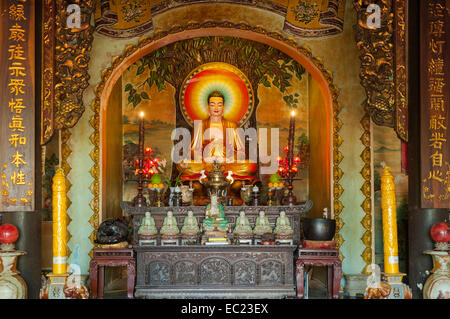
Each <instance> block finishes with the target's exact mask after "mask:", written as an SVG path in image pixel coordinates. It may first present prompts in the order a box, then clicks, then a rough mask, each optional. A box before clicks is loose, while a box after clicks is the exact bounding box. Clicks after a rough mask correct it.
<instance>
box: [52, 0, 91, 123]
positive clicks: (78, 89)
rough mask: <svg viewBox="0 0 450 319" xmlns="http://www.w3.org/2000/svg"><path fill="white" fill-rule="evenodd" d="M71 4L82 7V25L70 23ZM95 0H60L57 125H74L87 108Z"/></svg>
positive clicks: (57, 54)
mask: <svg viewBox="0 0 450 319" xmlns="http://www.w3.org/2000/svg"><path fill="white" fill-rule="evenodd" d="M69 4H76V5H78V6H79V8H80V14H81V19H80V22H81V23H80V25H79V26H76V27H74V28H70V27H69V25H68V24H67V20H68V18H69V15H70V14H71V13H73V11H72V12H70V10H69V12H68V6H69ZM93 11H94V3H93V0H71V1H69V0H56V17H55V22H56V25H55V29H56V43H55V61H56V65H55V74H54V76H55V78H54V83H55V87H54V90H55V93H54V94H55V100H54V106H55V107H54V112H55V114H54V129H62V128H70V127H73V126H74V125H75V124H76V123H77V121H78V119H79V118H80V117H81V115H82V114H83V112H84V105H83V92H84V90H85V89H86V88H87V87H88V85H89V83H88V80H89V74H88V63H89V52H90V50H91V47H92V39H93V37H92V33H93V30H94V27H93V26H91V24H90V20H91V14H92V12H93Z"/></svg>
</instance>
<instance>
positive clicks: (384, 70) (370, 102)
mask: <svg viewBox="0 0 450 319" xmlns="http://www.w3.org/2000/svg"><path fill="white" fill-rule="evenodd" d="M372 3H374V4H376V5H378V7H379V8H380V11H379V12H380V14H381V16H380V22H381V23H380V26H379V27H378V28H377V27H370V26H369V25H368V24H367V21H368V18H369V16H370V15H371V14H372V12H370V11H369V12H367V11H366V10H367V7H368V6H369V4H372ZM353 5H354V7H355V9H356V12H357V15H358V23H357V25H356V26H355V31H356V44H357V46H358V48H359V49H360V50H361V55H360V59H361V73H360V78H361V85H362V86H363V87H364V88H365V90H366V95H367V99H366V101H365V102H364V106H365V108H366V110H367V112H368V113H369V115H370V117H371V119H372V120H373V121H374V122H375V123H376V124H378V125H383V126H388V127H394V113H395V85H394V45H393V6H392V1H391V0H378V1H373V0H371V1H367V0H356V1H354V2H353Z"/></svg>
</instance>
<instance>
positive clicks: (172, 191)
mask: <svg viewBox="0 0 450 319" xmlns="http://www.w3.org/2000/svg"><path fill="white" fill-rule="evenodd" d="M169 189H170V195H169V206H174V202H173V198H174V195H175V189H176V187H169Z"/></svg>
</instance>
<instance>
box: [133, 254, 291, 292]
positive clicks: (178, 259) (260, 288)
mask: <svg viewBox="0 0 450 319" xmlns="http://www.w3.org/2000/svg"><path fill="white" fill-rule="evenodd" d="M134 249H135V250H136V252H137V276H136V292H135V296H136V298H139V297H141V298H283V297H289V296H290V297H295V283H294V262H293V261H294V251H295V250H296V249H297V246H280V245H272V246H265V245H259V246H247V245H245V246H239V245H229V246H220V247H217V246H202V245H193V246H183V247H174V246H146V247H144V246H138V245H136V246H134Z"/></svg>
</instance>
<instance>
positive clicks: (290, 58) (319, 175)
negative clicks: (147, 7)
mask: <svg viewBox="0 0 450 319" xmlns="http://www.w3.org/2000/svg"><path fill="white" fill-rule="evenodd" d="M237 35H239V37H238V36H237ZM277 37H278V36H277ZM286 42H289V41H286V40H283V41H282V40H280V39H277V38H276V37H270V36H268V35H266V34H263V33H258V32H253V31H249V30H235V29H233V30H232V29H228V28H211V29H207V28H204V29H194V30H189V32H180V33H175V34H168V35H166V36H163V37H162V38H161V39H159V40H150V39H142V40H141V41H140V42H139V44H138V45H137V46H135V47H129V48H127V49H126V52H125V54H124V55H123V56H121V57H119V58H116V59H115V60H114V61H113V66H112V67H111V68H110V69H108V70H107V71H106V72H104V74H103V81H102V83H100V85H99V86H98V87H97V99H96V100H95V101H94V104H93V109H94V111H95V112H96V116H97V119H99V123H98V124H99V126H98V131H97V132H98V134H99V141H100V143H99V144H100V145H99V151H100V152H99V158H101V160H99V162H100V163H101V165H100V167H98V169H99V177H100V178H99V181H101V184H98V187H99V189H98V195H97V196H98V206H97V214H98V219H99V220H101V219H104V218H107V217H114V216H118V215H119V214H121V211H120V205H119V204H118V203H114V202H115V201H116V200H114V201H110V199H111V197H110V195H109V194H115V195H114V197H115V198H116V199H120V200H131V199H132V198H133V197H134V196H135V194H136V184H135V183H134V182H133V181H131V180H132V178H131V179H130V180H127V178H125V174H127V169H126V167H125V166H124V165H123V163H124V160H126V159H125V158H124V157H123V156H125V157H126V156H127V152H129V153H130V150H132V149H136V144H137V143H138V135H137V134H136V132H137V131H136V128H137V127H138V126H137V122H136V121H137V118H138V114H139V113H140V111H144V113H145V129H146V133H145V145H146V146H150V147H152V149H153V150H154V155H156V156H159V157H161V158H165V159H166V160H167V161H168V162H169V163H168V165H170V150H171V147H172V143H171V142H170V140H169V139H170V132H171V131H172V129H173V128H175V127H180V126H181V127H186V128H188V129H189V128H190V124H189V121H188V120H186V114H183V112H185V111H186V107H185V105H181V104H180V101H181V99H180V95H181V91H182V89H183V81H185V80H186V78H187V77H188V75H189V74H190V73H191V72H192V71H193V70H195V69H196V68H198V67H200V66H202V65H206V64H208V63H213V62H214V63H217V62H221V63H224V64H228V65H231V66H233V67H234V68H236V69H237V70H239V71H240V72H242V74H244V75H245V77H246V78H247V79H248V82H249V87H250V88H251V90H252V91H253V92H252V99H253V107H252V108H251V109H250V110H249V114H246V115H247V117H248V118H247V119H246V120H245V121H241V122H240V124H241V125H242V127H255V128H261V127H267V128H270V127H278V128H279V132H280V143H279V154H280V156H284V155H285V154H284V153H283V148H284V146H285V145H286V144H287V132H288V125H289V112H290V110H291V109H295V110H296V136H295V144H296V149H295V153H296V154H299V155H301V157H302V158H303V159H304V163H303V165H302V169H301V170H300V174H299V177H300V180H299V181H296V182H295V184H294V187H295V189H294V190H295V195H296V196H297V198H298V200H299V201H304V200H306V199H312V200H313V202H314V210H313V211H312V212H311V213H310V214H312V215H314V216H320V214H321V211H322V209H323V208H325V207H327V208H328V209H329V210H331V211H333V210H335V205H336V203H338V204H340V202H339V200H338V198H335V199H336V200H334V199H333V195H334V194H336V190H339V188H340V185H339V183H338V182H339V179H340V177H341V175H342V173H341V171H340V169H339V162H340V158H341V155H340V152H339V151H338V147H339V145H340V136H339V134H338V131H339V128H340V127H339V123H340V121H339V120H338V118H337V116H338V113H339V105H338V102H337V89H336V88H335V87H334V86H333V85H332V80H331V76H330V73H329V72H327V71H326V70H325V69H324V68H323V65H322V64H321V62H320V61H319V60H317V59H314V58H313V57H312V56H311V53H310V52H309V51H307V50H306V49H302V48H297V47H295V46H294V44H293V43H292V42H290V43H289V44H287V43H286ZM181 103H182V102H181ZM119 104H121V105H119ZM333 109H334V111H335V112H334V113H333ZM113 110H114V111H113ZM95 118H96V117H95V116H94V118H93V119H95ZM333 119H334V120H333ZM91 122H92V121H91ZM94 128H95V125H94ZM269 131H270V129H269ZM333 150H334V156H332V154H333ZM94 152H95V150H94ZM336 155H337V156H338V158H337V159H336ZM333 157H334V158H335V160H334V161H332V158H333ZM94 158H95V154H94ZM117 158H120V159H122V162H121V163H120V164H121V165H119V166H120V167H119V166H118V165H115V167H113V166H114V165H111V163H112V162H114V161H115V162H118V161H117V160H116V159H117ZM114 159H115V160H114ZM124 167H125V168H124ZM112 172H115V173H114V174H112ZM118 172H120V174H118ZM171 172H172V178H173V173H174V170H171ZM128 173H129V172H128ZM94 177H95V174H94ZM268 177H269V176H264V175H263V176H260V179H261V181H263V183H264V182H267V180H268ZM334 177H337V179H335V178H334ZM334 182H336V183H335V184H334ZM93 193H94V196H95V195H96V193H95V191H94V192H93ZM337 193H339V191H338V192H337ZM338 195H339V196H340V194H338ZM108 198H109V199H108ZM94 200H95V198H94ZM338 208H339V212H340V210H341V209H342V208H341V207H338ZM100 211H101V212H102V216H100V213H99V212H100ZM336 217H337V216H336ZM336 219H338V217H337V218H336Z"/></svg>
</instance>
